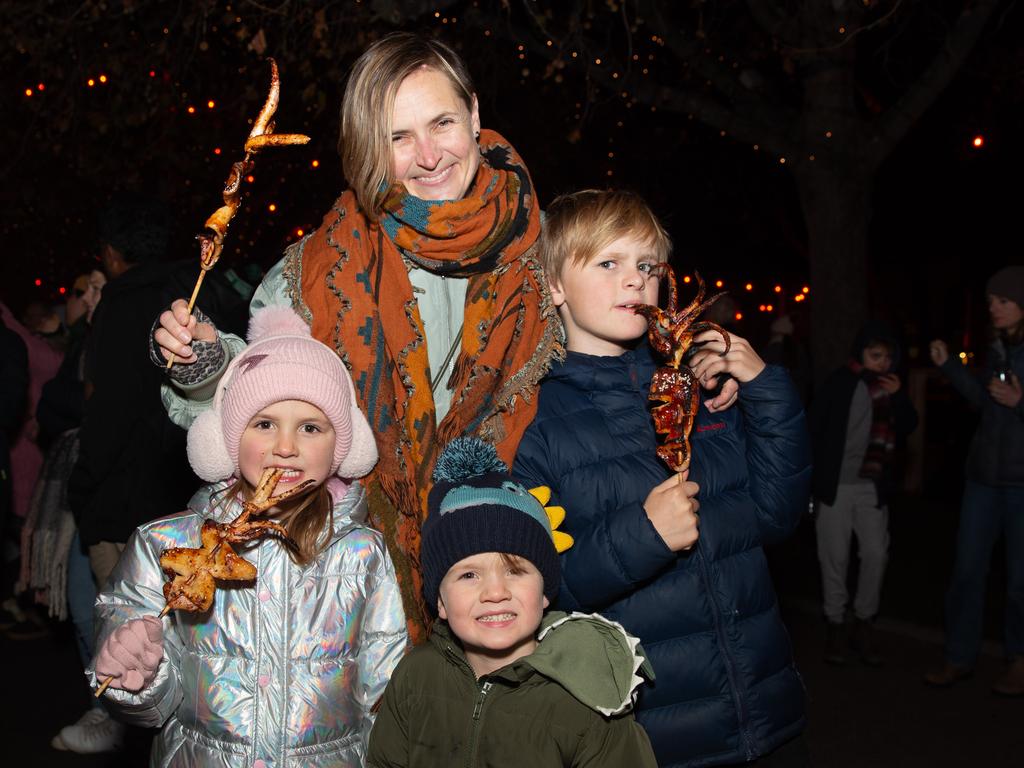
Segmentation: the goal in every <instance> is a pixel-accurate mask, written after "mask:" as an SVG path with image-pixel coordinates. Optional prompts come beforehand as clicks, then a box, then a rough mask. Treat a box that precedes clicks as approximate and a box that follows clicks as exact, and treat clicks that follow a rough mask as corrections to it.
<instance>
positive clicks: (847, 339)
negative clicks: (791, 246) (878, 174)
mask: <svg viewBox="0 0 1024 768" xmlns="http://www.w3.org/2000/svg"><path fill="white" fill-rule="evenodd" d="M795 175H796V181H797V187H798V189H799V192H800V201H801V205H802V207H803V212H804V221H805V222H806V225H807V245H808V252H809V254H810V266H811V285H812V286H813V293H812V294H811V296H810V305H811V355H812V365H813V371H814V383H815V384H818V383H820V382H821V380H822V378H823V377H824V376H825V375H826V374H827V373H828V372H829V371H830V370H832V369H833V368H835V367H836V366H838V365H841V364H842V363H843V361H844V360H846V358H847V357H848V356H849V348H850V344H851V343H852V341H853V338H854V335H855V334H856V333H857V330H858V329H859V328H860V326H861V324H862V323H863V322H864V320H865V319H866V314H867V310H866V307H867V278H866V268H867V264H866V260H867V232H868V218H869V211H870V205H869V201H868V198H869V195H870V189H871V176H870V171H869V170H868V169H867V168H848V167H842V166H840V165H830V164H827V163H805V164H804V166H803V167H802V168H800V169H799V170H797V171H796V174H795Z"/></svg>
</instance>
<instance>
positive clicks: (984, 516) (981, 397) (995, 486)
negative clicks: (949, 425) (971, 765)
mask: <svg viewBox="0 0 1024 768" xmlns="http://www.w3.org/2000/svg"><path fill="white" fill-rule="evenodd" d="M986 293H987V296H988V311H989V318H990V319H991V322H992V330H993V331H994V335H995V338H994V340H993V342H992V345H991V346H990V348H989V350H988V352H989V353H988V356H987V359H986V361H985V365H984V366H983V367H982V368H981V369H980V370H978V371H972V370H971V369H969V368H967V367H965V366H963V365H960V364H959V361H958V360H955V359H954V358H952V357H950V354H949V348H948V347H947V345H946V343H945V342H944V341H941V340H935V341H932V342H931V347H930V352H931V358H932V361H933V362H934V363H935V364H936V365H938V366H939V368H940V369H941V371H942V373H943V374H944V375H945V376H946V378H947V379H949V382H950V383H951V384H952V385H953V388H954V389H956V390H957V391H958V392H959V393H960V394H961V395H963V396H964V398H965V399H966V400H967V401H968V403H969V404H970V405H971V406H973V407H974V408H976V409H977V410H979V411H980V412H981V417H980V420H979V422H978V427H977V429H976V430H975V432H974V437H973V439H972V440H971V445H970V448H969V449H968V454H967V468H966V473H965V474H966V482H965V484H964V495H963V501H962V504H961V509H960V526H959V529H958V531H957V542H956V563H955V565H954V567H953V576H952V579H951V582H950V585H949V590H948V591H947V593H946V649H945V651H946V652H945V661H944V663H943V665H942V666H941V667H938V668H936V669H934V670H931V671H929V672H928V673H927V674H926V675H925V678H924V681H925V682H926V683H928V684H929V685H933V686H937V687H948V686H950V685H952V684H954V683H956V682H957V681H959V680H962V679H963V678H965V677H967V676H968V675H970V673H971V671H972V669H973V667H974V662H975V659H976V658H977V655H978V652H979V651H980V649H981V641H982V620H983V614H984V605H985V587H986V579H987V576H988V570H989V561H990V560H991V556H992V549H993V547H994V546H995V543H996V540H997V539H998V538H999V535H1000V533H1004V534H1005V536H1006V578H1007V582H1008V583H1007V590H1006V595H1007V597H1006V600H1007V604H1006V624H1005V627H1004V643H1005V651H1006V656H1007V660H1008V662H1009V664H1008V666H1007V669H1006V671H1005V673H1004V674H1003V675H1002V676H1001V677H1000V678H999V679H998V680H997V681H996V683H995V684H994V685H993V686H992V691H993V693H996V694H998V695H1001V696H1024V516H1022V515H1021V510H1022V509H1024V391H1022V388H1021V380H1022V379H1024V266H1017V265H1013V266H1008V267H1004V268H1003V269H1000V270H999V271H998V272H996V273H995V274H993V275H992V276H991V277H990V278H989V280H988V282H987V284H986Z"/></svg>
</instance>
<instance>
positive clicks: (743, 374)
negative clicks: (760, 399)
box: [690, 331, 764, 410]
mask: <svg viewBox="0 0 1024 768" xmlns="http://www.w3.org/2000/svg"><path fill="white" fill-rule="evenodd" d="M693 340H694V342H696V343H698V344H700V345H701V347H700V349H698V350H697V352H696V353H695V354H694V355H693V357H692V358H690V369H691V370H692V371H693V372H694V374H695V375H696V376H697V380H698V381H700V383H701V386H704V387H714V386H715V384H716V383H717V381H718V379H717V378H716V377H717V376H718V374H720V373H728V374H731V375H732V377H733V378H734V379H736V380H737V381H739V382H740V383H741V384H745V383H746V382H748V381H750V380H751V379H753V378H755V377H756V376H757V375H758V374H759V373H761V371H763V370H764V360H762V359H761V357H760V356H759V355H758V354H757V352H755V351H754V348H753V347H751V346H750V343H749V342H748V341H747V340H746V339H744V338H742V337H740V336H737V335H736V334H734V333H730V334H729V340H730V346H729V352H728V354H726V355H724V356H723V355H722V352H724V351H725V341H724V339H723V338H722V334H721V333H719V332H718V331H704V332H703V333H700V334H697V335H696V336H694V337H693ZM718 410H721V408H719V409H718Z"/></svg>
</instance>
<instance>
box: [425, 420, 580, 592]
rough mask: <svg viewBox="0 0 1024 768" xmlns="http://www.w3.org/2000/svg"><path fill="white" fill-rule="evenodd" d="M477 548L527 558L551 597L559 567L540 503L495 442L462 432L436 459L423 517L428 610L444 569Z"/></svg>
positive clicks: (556, 581) (546, 518)
mask: <svg viewBox="0 0 1024 768" xmlns="http://www.w3.org/2000/svg"><path fill="white" fill-rule="evenodd" d="M481 552H503V553H505V554H508V555H518V556H519V557H522V558H524V559H526V560H529V561H530V562H531V563H533V564H534V565H535V566H536V567H537V570H538V571H540V574H541V576H543V577H544V595H545V597H547V598H548V600H549V601H550V602H552V603H553V602H554V601H555V598H556V597H557V596H558V588H559V584H560V583H561V578H562V572H561V568H560V566H559V563H558V552H557V551H556V549H555V544H554V541H553V534H552V530H551V523H550V522H549V520H548V515H547V513H546V512H545V511H544V507H543V506H542V505H541V503H540V502H539V501H538V500H537V499H536V497H534V496H533V495H531V493H530V492H529V491H528V490H526V488H524V487H523V486H522V485H520V484H519V483H517V482H515V481H514V480H512V478H511V477H510V476H509V474H508V467H507V466H505V463H504V462H503V461H502V460H501V459H499V458H498V454H497V452H496V451H495V450H494V446H492V445H491V444H489V443H486V442H484V441H483V440H480V439H478V438H475V437H460V438H456V439H455V440H453V441H452V442H451V443H449V445H448V447H447V448H445V449H444V452H443V453H442V454H441V456H440V458H439V459H438V460H437V466H436V467H435V469H434V487H433V489H431V491H430V496H429V497H428V500H427V519H426V520H425V521H424V522H423V528H422V546H421V549H420V564H421V566H422V568H423V596H424V598H425V599H426V603H427V606H428V607H429V608H430V610H431V611H435V612H436V611H437V595H438V589H439V588H440V585H441V580H442V579H443V578H444V576H445V574H446V573H448V570H449V569H450V568H451V567H452V566H453V565H455V563H457V562H459V561H460V560H462V559H463V558H466V557H470V556H471V555H477V554H480V553H481Z"/></svg>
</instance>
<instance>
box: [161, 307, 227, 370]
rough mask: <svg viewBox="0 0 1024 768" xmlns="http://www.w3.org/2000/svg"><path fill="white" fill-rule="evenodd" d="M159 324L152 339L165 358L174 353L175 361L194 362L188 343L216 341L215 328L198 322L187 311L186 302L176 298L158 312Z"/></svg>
mask: <svg viewBox="0 0 1024 768" xmlns="http://www.w3.org/2000/svg"><path fill="white" fill-rule="evenodd" d="M159 322H160V324H159V326H158V327H157V329H156V331H155V332H154V333H153V340H154V341H155V342H156V343H157V345H158V346H159V347H160V351H161V352H162V353H163V356H164V359H165V360H170V359H171V356H172V355H174V357H175V363H176V364H177V363H185V364H186V365H187V364H188V363H194V362H195V361H196V356H195V353H193V351H192V347H190V346H189V345H190V344H191V343H192V341H193V340H195V341H216V339H217V329H216V328H214V327H213V325H211V324H210V323H200V322H198V321H197V320H196V318H195V316H194V315H190V314H189V312H188V302H187V301H185V300H184V299H178V300H177V301H175V302H174V303H173V304H171V308H170V309H168V310H165V311H164V312H162V313H161V314H160V321H159Z"/></svg>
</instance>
